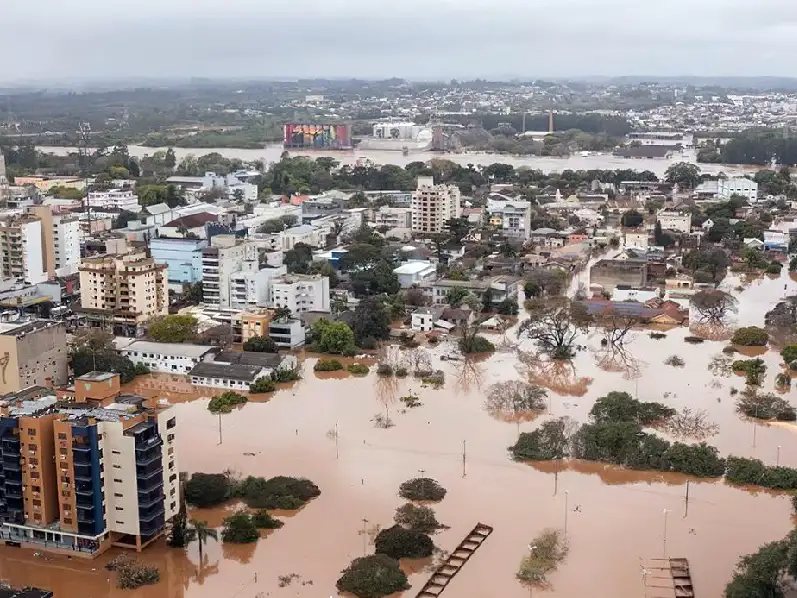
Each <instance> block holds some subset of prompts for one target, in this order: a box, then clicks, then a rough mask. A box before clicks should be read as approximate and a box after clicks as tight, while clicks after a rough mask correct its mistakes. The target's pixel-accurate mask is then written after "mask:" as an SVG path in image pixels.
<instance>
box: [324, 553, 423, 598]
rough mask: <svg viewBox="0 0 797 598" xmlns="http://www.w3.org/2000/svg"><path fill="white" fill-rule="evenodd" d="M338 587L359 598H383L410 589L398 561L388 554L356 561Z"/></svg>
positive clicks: (345, 571)
mask: <svg viewBox="0 0 797 598" xmlns="http://www.w3.org/2000/svg"><path fill="white" fill-rule="evenodd" d="M336 585H337V589H338V591H339V592H350V593H351V594H354V595H355V596H357V598H382V596H387V595H388V594H393V593H395V592H401V591H402V590H406V589H408V588H409V587H410V586H409V584H408V583H407V576H406V575H405V574H404V572H403V571H402V570H401V568H400V567H399V563H398V561H397V560H395V559H393V558H391V557H389V556H387V555H386V554H374V555H371V556H365V557H361V558H358V559H354V561H352V563H351V564H350V565H349V566H348V567H347V568H346V569H344V570H343V571H342V572H341V576H340V579H338V581H337V584H336Z"/></svg>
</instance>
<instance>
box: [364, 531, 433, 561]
mask: <svg viewBox="0 0 797 598" xmlns="http://www.w3.org/2000/svg"><path fill="white" fill-rule="evenodd" d="M374 548H375V552H376V553H377V554H386V555H387V556H389V557H390V558H392V559H396V560H398V559H404V558H407V559H422V558H425V557H427V556H431V555H432V552H434V543H433V542H432V539H431V538H430V537H429V536H428V535H427V534H424V533H423V532H417V531H414V530H409V529H404V528H403V527H401V526H400V525H394V526H393V527H389V528H387V529H383V530H382V531H381V532H379V534H378V535H377V536H376V540H375V541H374Z"/></svg>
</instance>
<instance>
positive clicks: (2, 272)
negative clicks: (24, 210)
mask: <svg viewBox="0 0 797 598" xmlns="http://www.w3.org/2000/svg"><path fill="white" fill-rule="evenodd" d="M42 228H43V227H42V221H41V220H40V219H39V218H35V217H32V216H11V217H7V218H3V219H2V220H0V253H1V254H2V261H0V278H13V279H16V280H24V281H26V282H29V283H31V284H37V283H40V282H44V281H46V280H47V278H48V276H47V270H46V269H45V259H44V246H45V244H44V240H43V237H44V233H43V230H42Z"/></svg>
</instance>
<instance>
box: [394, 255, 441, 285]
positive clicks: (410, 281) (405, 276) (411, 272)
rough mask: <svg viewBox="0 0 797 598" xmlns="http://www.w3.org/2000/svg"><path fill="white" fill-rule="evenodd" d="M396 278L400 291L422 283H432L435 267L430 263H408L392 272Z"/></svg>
mask: <svg viewBox="0 0 797 598" xmlns="http://www.w3.org/2000/svg"><path fill="white" fill-rule="evenodd" d="M393 273H394V274H395V275H396V276H398V279H399V284H401V288H402V289H408V288H410V287H411V286H413V285H416V284H421V283H423V282H432V281H433V280H435V279H436V278H437V266H436V265H435V264H433V263H432V262H430V261H415V260H412V261H409V262H406V263H404V264H402V265H400V266H399V267H398V268H395V269H394V270H393Z"/></svg>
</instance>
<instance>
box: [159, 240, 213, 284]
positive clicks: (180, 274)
mask: <svg viewBox="0 0 797 598" xmlns="http://www.w3.org/2000/svg"><path fill="white" fill-rule="evenodd" d="M206 246H207V241H203V240H201V239H152V240H150V242H149V250H150V252H151V253H152V258H153V259H154V260H155V261H156V262H158V263H159V264H166V265H167V266H168V272H169V284H173V285H176V286H180V287H181V286H182V285H185V284H194V283H197V282H202V250H203V249H204V248H205V247H206Z"/></svg>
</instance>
